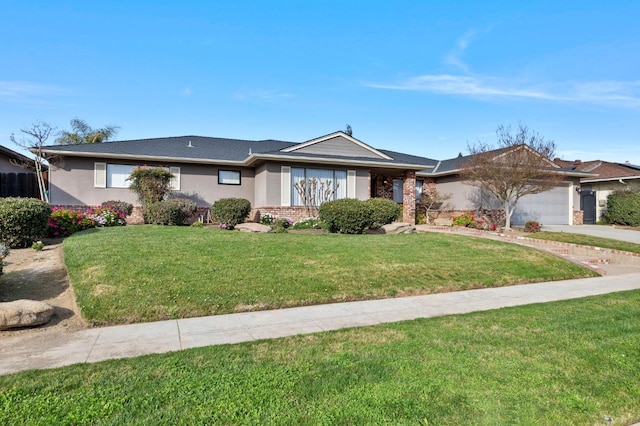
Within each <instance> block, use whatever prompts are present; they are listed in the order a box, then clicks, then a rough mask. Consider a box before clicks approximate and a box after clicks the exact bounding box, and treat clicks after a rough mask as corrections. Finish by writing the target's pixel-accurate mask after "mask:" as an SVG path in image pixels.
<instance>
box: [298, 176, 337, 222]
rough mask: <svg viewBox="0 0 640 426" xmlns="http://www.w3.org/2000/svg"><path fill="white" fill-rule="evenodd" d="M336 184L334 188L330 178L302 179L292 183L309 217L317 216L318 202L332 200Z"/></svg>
mask: <svg viewBox="0 0 640 426" xmlns="http://www.w3.org/2000/svg"><path fill="white" fill-rule="evenodd" d="M338 186H339V184H336V186H335V188H334V187H333V185H332V182H331V180H330V179H325V180H322V179H316V178H309V179H303V180H301V181H300V182H296V183H295V184H294V185H293V187H294V188H295V190H296V192H297V193H298V195H299V196H300V201H302V205H303V206H304V208H305V210H306V212H307V216H309V217H318V208H319V207H320V204H322V203H324V202H325V201H330V200H333V194H335V192H336V190H337V189H338Z"/></svg>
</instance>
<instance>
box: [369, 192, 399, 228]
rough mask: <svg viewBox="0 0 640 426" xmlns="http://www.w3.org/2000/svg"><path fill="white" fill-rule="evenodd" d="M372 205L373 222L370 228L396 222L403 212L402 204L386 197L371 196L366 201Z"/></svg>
mask: <svg viewBox="0 0 640 426" xmlns="http://www.w3.org/2000/svg"><path fill="white" fill-rule="evenodd" d="M365 203H366V204H368V205H369V207H371V224H370V225H369V228H371V229H378V228H380V227H381V226H383V225H386V224H388V223H391V222H394V221H396V220H397V219H398V217H399V216H400V215H401V214H402V206H400V204H398V203H396V202H395V201H393V200H387V199H386V198H369V199H368V200H366V201H365Z"/></svg>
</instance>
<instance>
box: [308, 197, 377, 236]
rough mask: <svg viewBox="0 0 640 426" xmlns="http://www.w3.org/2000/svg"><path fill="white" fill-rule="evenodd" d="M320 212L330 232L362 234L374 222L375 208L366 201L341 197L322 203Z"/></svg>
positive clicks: (321, 218)
mask: <svg viewBox="0 0 640 426" xmlns="http://www.w3.org/2000/svg"><path fill="white" fill-rule="evenodd" d="M318 214H319V215H320V220H322V222H324V223H325V224H326V226H327V230H328V231H329V232H334V233H335V232H339V233H341V234H362V233H363V232H364V230H365V229H367V228H368V227H369V226H370V225H371V223H372V222H371V218H372V216H373V209H372V208H371V206H370V205H369V204H367V203H365V202H364V201H360V200H356V199H353V198H341V199H339V200H335V201H328V202H326V203H322V204H321V205H320V209H319V210H318Z"/></svg>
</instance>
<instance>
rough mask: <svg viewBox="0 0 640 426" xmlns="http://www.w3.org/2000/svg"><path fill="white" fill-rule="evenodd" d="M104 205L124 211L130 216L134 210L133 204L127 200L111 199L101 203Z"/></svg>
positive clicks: (124, 213)
mask: <svg viewBox="0 0 640 426" xmlns="http://www.w3.org/2000/svg"><path fill="white" fill-rule="evenodd" d="M101 206H102V207H111V209H112V210H115V211H117V212H120V213H122V214H123V215H125V216H130V215H131V213H132V212H133V204H131V203H127V202H126V201H119V200H109V201H104V202H103V203H102V204H101Z"/></svg>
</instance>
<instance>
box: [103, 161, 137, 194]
mask: <svg viewBox="0 0 640 426" xmlns="http://www.w3.org/2000/svg"><path fill="white" fill-rule="evenodd" d="M134 168H135V166H131V165H127V164H107V188H129V185H130V184H131V182H129V181H128V180H127V179H129V176H131V172H132V171H133V169H134Z"/></svg>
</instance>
